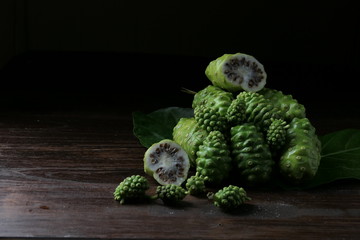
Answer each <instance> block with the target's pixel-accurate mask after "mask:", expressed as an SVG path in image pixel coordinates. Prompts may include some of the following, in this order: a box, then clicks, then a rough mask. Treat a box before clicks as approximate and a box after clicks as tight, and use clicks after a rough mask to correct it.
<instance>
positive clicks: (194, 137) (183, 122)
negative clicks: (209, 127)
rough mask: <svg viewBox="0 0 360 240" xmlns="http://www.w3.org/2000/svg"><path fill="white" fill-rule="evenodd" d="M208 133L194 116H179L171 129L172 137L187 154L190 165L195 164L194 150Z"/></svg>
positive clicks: (197, 148)
mask: <svg viewBox="0 0 360 240" xmlns="http://www.w3.org/2000/svg"><path fill="white" fill-rule="evenodd" d="M207 135H208V133H207V132H206V131H205V130H204V129H202V128H200V127H199V125H198V124H197V122H196V121H195V118H180V120H179V121H178V123H177V124H176V126H175V127H174V129H173V139H174V141H175V142H176V143H177V144H179V145H180V146H181V147H182V148H183V149H184V150H185V152H186V153H187V154H188V157H189V160H190V164H191V166H192V167H194V166H195V165H196V163H195V160H196V152H197V151H198V150H199V146H200V145H201V144H202V143H203V142H204V140H205V138H206V136H207Z"/></svg>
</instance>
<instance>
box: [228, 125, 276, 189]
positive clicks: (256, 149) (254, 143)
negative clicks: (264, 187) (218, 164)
mask: <svg viewBox="0 0 360 240" xmlns="http://www.w3.org/2000/svg"><path fill="white" fill-rule="evenodd" d="M231 149H232V157H233V161H234V164H235V166H236V168H237V171H238V172H239V174H240V178H241V179H242V180H243V181H245V183H247V184H250V185H255V184H258V183H263V182H266V181H267V180H269V179H270V176H271V172H272V168H273V165H274V161H273V159H272V157H271V153H270V149H269V146H268V145H267V144H266V142H265V140H264V136H263V134H262V133H261V132H260V131H259V129H258V128H257V127H256V126H255V125H254V124H252V123H245V124H242V125H239V126H236V127H232V128H231Z"/></svg>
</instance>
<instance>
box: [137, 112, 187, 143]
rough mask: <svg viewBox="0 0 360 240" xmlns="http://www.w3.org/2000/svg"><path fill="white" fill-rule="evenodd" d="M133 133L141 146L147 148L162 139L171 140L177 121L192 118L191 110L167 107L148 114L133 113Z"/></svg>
mask: <svg viewBox="0 0 360 240" xmlns="http://www.w3.org/2000/svg"><path fill="white" fill-rule="evenodd" d="M132 115H133V125H134V128H133V132H134V135H135V136H136V137H137V138H138V139H139V141H140V143H141V145H143V146H144V147H146V148H148V147H150V146H151V145H152V144H154V143H156V142H159V141H161V140H163V139H172V132H173V128H174V127H175V125H176V124H177V123H178V121H179V119H180V118H182V117H193V116H194V111H193V109H192V108H180V107H168V108H162V109H159V110H156V111H154V112H151V113H149V114H145V113H142V112H133V114H132Z"/></svg>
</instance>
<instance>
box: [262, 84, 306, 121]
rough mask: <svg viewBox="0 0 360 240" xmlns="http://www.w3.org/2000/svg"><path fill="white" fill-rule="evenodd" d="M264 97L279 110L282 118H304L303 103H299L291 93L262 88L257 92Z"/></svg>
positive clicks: (289, 119) (287, 119)
mask: <svg viewBox="0 0 360 240" xmlns="http://www.w3.org/2000/svg"><path fill="white" fill-rule="evenodd" d="M259 93H260V94H261V95H263V96H264V97H265V98H266V99H269V100H270V101H271V103H272V104H273V105H274V106H275V107H277V108H278V109H280V110H281V115H282V118H283V119H284V120H286V121H287V122H291V120H292V119H293V118H295V117H296V118H304V117H305V116H306V113H305V107H304V105H302V104H300V103H299V102H298V101H297V100H296V99H294V98H293V97H292V95H286V94H284V93H283V92H281V91H279V90H275V89H270V88H264V89H263V90H261V91H260V92H259Z"/></svg>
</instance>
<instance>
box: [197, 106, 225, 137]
mask: <svg viewBox="0 0 360 240" xmlns="http://www.w3.org/2000/svg"><path fill="white" fill-rule="evenodd" d="M194 116H195V120H196V122H197V123H198V125H199V126H200V127H201V128H202V129H204V130H205V131H207V132H211V131H221V132H223V131H225V129H226V128H227V119H226V117H225V116H222V115H220V113H219V112H218V110H217V109H216V108H213V107H207V106H205V105H204V106H198V107H196V108H195V109H194Z"/></svg>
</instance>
